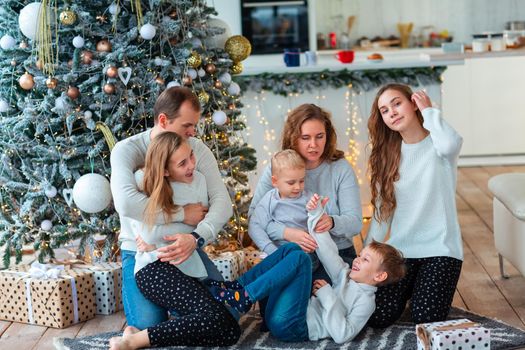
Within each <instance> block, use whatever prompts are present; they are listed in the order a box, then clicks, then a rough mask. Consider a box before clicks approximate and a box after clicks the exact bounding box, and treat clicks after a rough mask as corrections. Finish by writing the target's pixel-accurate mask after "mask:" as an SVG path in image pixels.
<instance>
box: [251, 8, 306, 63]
mask: <svg viewBox="0 0 525 350" xmlns="http://www.w3.org/2000/svg"><path fill="white" fill-rule="evenodd" d="M241 13H242V34H243V35H244V36H245V37H246V38H248V40H250V42H251V44H252V54H268V53H281V52H283V50H284V49H285V48H299V49H301V51H307V50H308V6H307V3H306V0H297V1H293V0H289V1H286V0H273V1H270V0H241Z"/></svg>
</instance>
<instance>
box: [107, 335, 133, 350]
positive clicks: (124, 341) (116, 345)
mask: <svg viewBox="0 0 525 350" xmlns="http://www.w3.org/2000/svg"><path fill="white" fill-rule="evenodd" d="M128 339H129V336H127V337H113V338H111V339H110V340H109V350H133V349H134V348H132V347H131V346H130V344H129V342H128Z"/></svg>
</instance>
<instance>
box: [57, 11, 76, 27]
mask: <svg viewBox="0 0 525 350" xmlns="http://www.w3.org/2000/svg"><path fill="white" fill-rule="evenodd" d="M59 18H60V23H62V24H63V25H65V26H70V25H72V24H74V23H75V22H76V21H77V14H76V13H74V12H73V11H71V10H69V9H67V10H64V11H62V12H60V17H59Z"/></svg>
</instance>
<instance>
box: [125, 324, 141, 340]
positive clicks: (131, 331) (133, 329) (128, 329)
mask: <svg viewBox="0 0 525 350" xmlns="http://www.w3.org/2000/svg"><path fill="white" fill-rule="evenodd" d="M138 332H140V330H139V329H138V328H136V327H133V326H127V327H126V328H124V334H123V337H124V338H126V337H128V336H130V335H132V334H135V333H138Z"/></svg>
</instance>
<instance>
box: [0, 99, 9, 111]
mask: <svg viewBox="0 0 525 350" xmlns="http://www.w3.org/2000/svg"><path fill="white" fill-rule="evenodd" d="M7 111H9V103H7V101H6V100H4V99H0V113H5V112H7Z"/></svg>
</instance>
